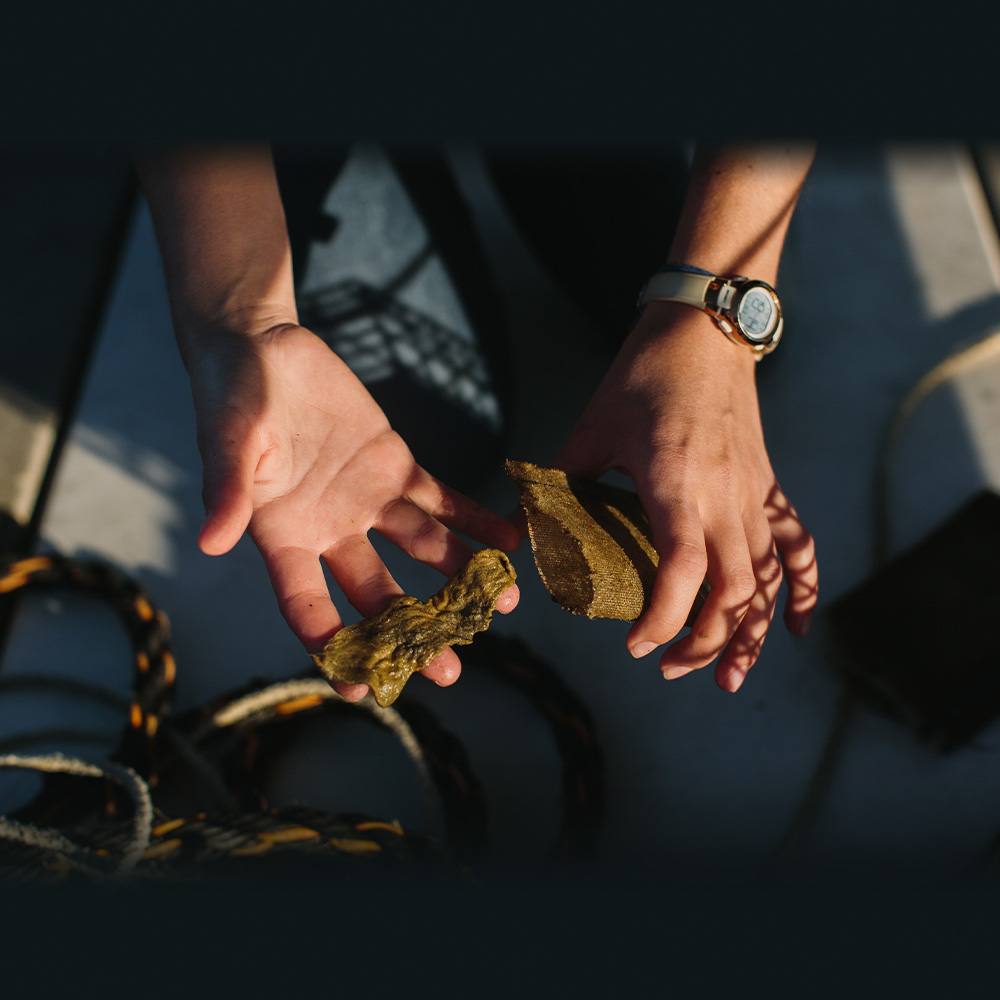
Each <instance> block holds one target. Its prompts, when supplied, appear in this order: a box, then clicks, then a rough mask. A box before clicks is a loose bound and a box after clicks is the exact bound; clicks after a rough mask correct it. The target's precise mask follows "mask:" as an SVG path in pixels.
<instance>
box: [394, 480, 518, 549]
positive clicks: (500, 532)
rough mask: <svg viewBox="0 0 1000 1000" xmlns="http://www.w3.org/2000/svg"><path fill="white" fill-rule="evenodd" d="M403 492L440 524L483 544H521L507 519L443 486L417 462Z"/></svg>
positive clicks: (507, 546) (508, 546)
mask: <svg viewBox="0 0 1000 1000" xmlns="http://www.w3.org/2000/svg"><path fill="white" fill-rule="evenodd" d="M405 492H406V498H407V499H408V500H410V501H411V502H412V503H414V504H415V505H416V506H417V507H419V508H421V509H422V510H424V511H426V512H427V513H428V514H430V515H431V516H433V517H435V518H437V520H438V521H440V522H441V523H442V524H444V525H447V527H449V528H451V529H452V530H453V531H461V532H462V533H463V534H465V535H468V536H469V537H470V538H474V539H475V540H476V541H477V542H482V544H483V545H487V546H489V547H491V548H497V549H502V550H503V551H504V552H513V551H515V550H516V549H517V547H518V546H519V545H520V544H521V537H522V536H521V535H520V533H519V532H518V530H517V528H516V527H515V526H514V525H513V524H511V523H510V521H508V520H507V519H506V518H504V517H501V516H500V515H499V514H497V513H494V512H493V511H492V510H489V509H487V508H486V507H483V506H481V505H480V504H478V503H476V502H475V500H471V499H470V498H469V497H467V496H465V495H464V494H462V493H459V492H458V491H457V490H453V489H451V487H449V486H445V485H444V483H442V482H441V481H440V480H438V479H435V478H434V477H433V476H432V475H431V474H430V473H429V472H426V471H425V470H423V469H421V468H420V467H419V466H417V467H416V469H415V471H414V474H413V476H412V477H411V479H410V481H409V482H408V483H407V485H406V491H405Z"/></svg>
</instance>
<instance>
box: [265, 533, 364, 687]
mask: <svg viewBox="0 0 1000 1000" xmlns="http://www.w3.org/2000/svg"><path fill="white" fill-rule="evenodd" d="M258 548H259V549H260V552H261V555H262V556H263V557H264V564H265V565H266V566H267V572H268V576H270V578H271V586H272V587H273V588H274V593H275V596H276V597H277V599H278V608H279V609H280V611H281V614H282V615H283V616H284V619H285V621H286V622H288V625H289V628H291V630H292V631H293V632H294V633H295V635H296V636H298V639H299V641H300V642H301V643H302V645H303V646H305V647H306V649H307V650H308V651H309V652H310V653H312V654H313V655H319V654H320V653H321V652H322V651H323V646H324V645H325V643H326V640H327V639H329V638H330V636H331V635H333V634H334V633H335V632H337V631H338V630H339V629H340V628H342V627H343V624H344V623H343V619H342V618H341V617H340V613H339V612H338V611H337V608H336V607H335V606H334V603H333V601H332V600H331V599H330V592H329V590H328V589H327V586H326V578H325V577H324V575H323V567H322V566H321V565H320V561H319V557H318V556H317V555H316V553H315V552H311V551H309V550H308V549H303V548H297V547H295V546H284V547H280V548H276V549H274V550H268V549H266V548H264V547H262V546H260V545H259V544H258ZM332 686H333V689H334V690H335V691H336V692H337V693H338V694H339V695H340V696H341V697H342V698H344V700H345V701H360V700H361V699H362V698H364V696H365V695H366V694H367V693H368V686H367V685H366V684H342V683H341V682H339V681H334V682H332Z"/></svg>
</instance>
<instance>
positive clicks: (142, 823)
mask: <svg viewBox="0 0 1000 1000" xmlns="http://www.w3.org/2000/svg"><path fill="white" fill-rule="evenodd" d="M4 767H13V768H22V769H26V770H34V771H42V772H45V773H48V774H72V775H78V776H81V777H89V778H108V779H110V780H111V781H114V782H116V783H117V784H119V785H121V786H122V787H123V788H124V789H125V790H126V791H127V792H128V794H129V796H130V798H131V799H132V805H133V809H134V812H133V818H132V827H131V837H130V838H129V839H128V841H127V842H126V843H125V845H124V848H123V849H122V851H121V857H120V859H119V861H118V864H117V866H116V869H115V874H116V875H118V876H123V875H125V874H126V873H127V872H129V871H130V870H131V869H132V868H134V867H135V866H136V864H137V863H138V862H139V859H140V858H141V857H142V854H143V852H144V851H145V850H146V848H147V847H148V846H149V839H150V836H151V834H152V829H153V800H152V798H151V796H150V794H149V787H148V786H147V785H146V783H145V782H144V781H143V780H142V779H141V778H140V777H139V776H138V775H137V774H136V773H135V771H133V770H132V769H131V768H129V767H123V766H122V765H121V764H116V763H114V762H113V761H102V762H100V763H95V762H90V761H85V760H81V759H80V758H77V757H65V756H63V754H59V753H55V754H47V755H44V756H38V757H25V756H19V755H17V754H6V755H4V756H0V768H4ZM0 819H3V820H5V822H6V823H7V827H6V828H0V834H4V829H6V830H7V832H8V833H12V832H21V833H23V832H24V831H26V830H29V829H30V830H31V831H32V832H33V836H34V837H36V838H37V839H36V841H35V843H36V845H38V846H41V842H43V841H48V840H51V841H53V842H55V841H56V840H62V839H63V838H61V835H59V834H58V833H55V832H53V831H42V830H38V829H37V828H34V827H27V826H24V825H22V824H18V823H17V822H16V821H11V820H9V819H8V818H7V817H0ZM12 822H13V824H14V825H13V826H10V824H11V823H12ZM8 839H13V838H8ZM22 842H25V841H22ZM77 853H78V851H77V849H75V848H74V850H73V851H71V852H70V854H71V855H76V854H77ZM66 860H67V861H70V860H72V857H67V859H66Z"/></svg>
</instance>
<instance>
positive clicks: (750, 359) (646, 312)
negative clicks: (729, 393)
mask: <svg viewBox="0 0 1000 1000" xmlns="http://www.w3.org/2000/svg"><path fill="white" fill-rule="evenodd" d="M630 338H634V342H635V344H636V346H637V348H638V350H640V351H644V350H659V349H660V347H661V346H667V347H669V349H670V350H671V352H673V353H678V352H683V354H684V356H685V357H686V358H690V359H691V364H704V365H706V366H711V367H712V368H713V369H715V370H721V369H726V370H744V369H745V370H746V371H747V372H748V373H749V374H750V376H751V377H753V374H754V369H755V367H756V361H755V359H754V356H753V354H752V353H751V352H750V351H748V350H747V349H746V348H745V347H742V346H740V345H738V344H734V343H733V342H732V341H731V340H729V339H728V338H727V337H725V336H724V335H723V333H722V331H721V330H720V329H719V328H718V327H717V326H716V325H715V322H714V320H713V319H712V317H711V316H709V315H707V314H706V313H704V312H702V311H701V310H700V309H696V308H694V307H693V306H689V305H685V304H683V303H680V302H649V303H647V305H646V306H645V307H644V308H643V310H642V313H641V314H640V316H639V319H638V321H637V322H636V325H635V326H634V327H633V329H632V333H631V334H630ZM640 345H641V346H640Z"/></svg>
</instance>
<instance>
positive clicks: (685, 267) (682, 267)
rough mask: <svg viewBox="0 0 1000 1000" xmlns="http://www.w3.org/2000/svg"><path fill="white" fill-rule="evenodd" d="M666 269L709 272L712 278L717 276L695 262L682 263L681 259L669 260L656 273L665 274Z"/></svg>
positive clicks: (687, 272) (695, 272) (699, 272)
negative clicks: (695, 264)
mask: <svg viewBox="0 0 1000 1000" xmlns="http://www.w3.org/2000/svg"><path fill="white" fill-rule="evenodd" d="M666 271H684V272H685V273H686V274H707V275H708V276H709V277H710V278H714V277H715V275H714V274H713V273H712V272H711V271H706V270H705V269H704V268H703V267H695V266H694V265H693V264H681V263H680V262H679V261H668V262H667V263H666V264H664V265H663V267H661V268H660V270H659V271H657V272H656V273H657V274H663V273H665V272H666Z"/></svg>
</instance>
